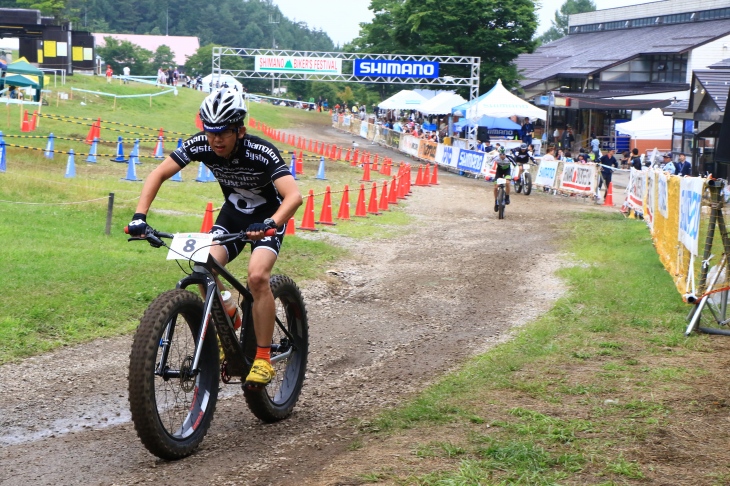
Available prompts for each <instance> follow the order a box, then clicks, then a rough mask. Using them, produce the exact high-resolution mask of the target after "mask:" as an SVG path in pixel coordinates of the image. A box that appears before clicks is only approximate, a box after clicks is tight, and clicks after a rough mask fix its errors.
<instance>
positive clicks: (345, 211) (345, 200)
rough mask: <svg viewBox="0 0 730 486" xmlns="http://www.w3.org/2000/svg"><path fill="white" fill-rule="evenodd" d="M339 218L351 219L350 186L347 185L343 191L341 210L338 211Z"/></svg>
mask: <svg viewBox="0 0 730 486" xmlns="http://www.w3.org/2000/svg"><path fill="white" fill-rule="evenodd" d="M363 204H364V201H363ZM337 219H343V220H345V221H349V220H350V188H349V187H348V186H347V185H345V190H344V192H343V193H342V201H340V210H339V211H338V212H337Z"/></svg>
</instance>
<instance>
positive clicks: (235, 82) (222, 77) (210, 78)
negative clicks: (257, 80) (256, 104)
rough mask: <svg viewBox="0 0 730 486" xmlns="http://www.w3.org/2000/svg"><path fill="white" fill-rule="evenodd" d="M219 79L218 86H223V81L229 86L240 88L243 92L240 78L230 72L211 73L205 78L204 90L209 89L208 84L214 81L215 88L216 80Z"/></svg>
mask: <svg viewBox="0 0 730 486" xmlns="http://www.w3.org/2000/svg"><path fill="white" fill-rule="evenodd" d="M216 81H218V87H221V86H223V83H227V84H228V87H229V88H233V87H234V86H235V87H236V88H238V91H239V92H240V93H243V85H242V84H241V82H240V81H239V80H237V79H236V78H234V77H233V76H231V75H230V74H215V75H214V74H209V75H207V76H206V77H204V78H203V90H204V91H208V85H210V84H211V83H213V89H215V82H216Z"/></svg>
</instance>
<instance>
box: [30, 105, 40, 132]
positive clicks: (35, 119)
mask: <svg viewBox="0 0 730 486" xmlns="http://www.w3.org/2000/svg"><path fill="white" fill-rule="evenodd" d="M37 125H38V110H33V116H32V117H31V119H30V131H31V132H33V131H35V129H36V126H37Z"/></svg>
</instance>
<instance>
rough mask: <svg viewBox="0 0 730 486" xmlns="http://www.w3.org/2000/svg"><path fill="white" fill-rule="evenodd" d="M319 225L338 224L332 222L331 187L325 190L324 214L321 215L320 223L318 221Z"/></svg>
mask: <svg viewBox="0 0 730 486" xmlns="http://www.w3.org/2000/svg"><path fill="white" fill-rule="evenodd" d="M317 224H330V225H335V224H337V223H333V222H332V195H331V194H330V186H327V188H326V189H325V190H324V202H323V203H322V212H321V213H320V214H319V221H317Z"/></svg>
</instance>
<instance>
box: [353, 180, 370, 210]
mask: <svg viewBox="0 0 730 486" xmlns="http://www.w3.org/2000/svg"><path fill="white" fill-rule="evenodd" d="M367 215H368V213H367V211H366V210H365V184H360V194H358V196H357V205H356V206H355V216H357V217H360V218H365V217H367Z"/></svg>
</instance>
